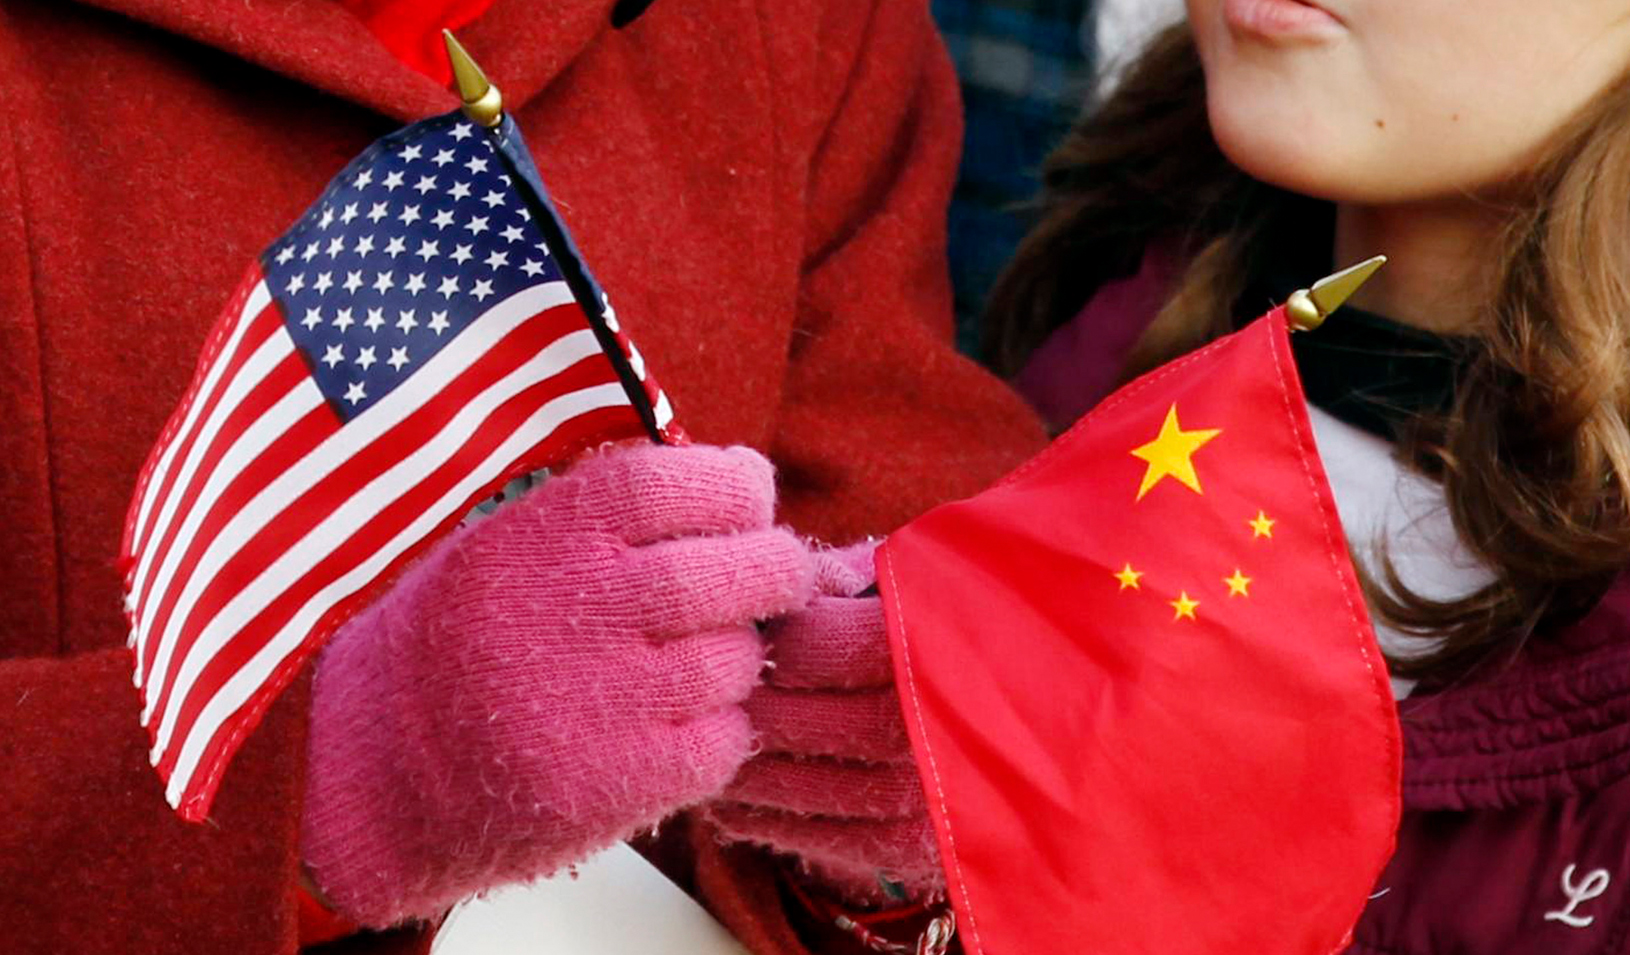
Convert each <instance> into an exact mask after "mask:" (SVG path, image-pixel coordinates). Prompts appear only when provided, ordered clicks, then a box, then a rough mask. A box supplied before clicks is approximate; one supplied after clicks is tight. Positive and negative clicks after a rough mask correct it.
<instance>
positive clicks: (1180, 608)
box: [1171, 590, 1200, 620]
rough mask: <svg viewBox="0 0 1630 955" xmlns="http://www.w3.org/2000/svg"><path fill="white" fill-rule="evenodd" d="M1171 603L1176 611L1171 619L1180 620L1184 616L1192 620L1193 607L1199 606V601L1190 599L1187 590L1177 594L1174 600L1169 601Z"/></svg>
mask: <svg viewBox="0 0 1630 955" xmlns="http://www.w3.org/2000/svg"><path fill="white" fill-rule="evenodd" d="M1171 605H1172V609H1173V610H1176V611H1177V615H1176V616H1174V617H1172V619H1173V620H1182V619H1183V618H1184V617H1187V618H1188V619H1190V620H1193V619H1195V617H1194V608H1195V607H1198V606H1200V601H1198V600H1190V599H1189V594H1188V591H1186V590H1185V591H1183V592H1182V593H1179V594H1178V595H1177V599H1176V600H1173V601H1171Z"/></svg>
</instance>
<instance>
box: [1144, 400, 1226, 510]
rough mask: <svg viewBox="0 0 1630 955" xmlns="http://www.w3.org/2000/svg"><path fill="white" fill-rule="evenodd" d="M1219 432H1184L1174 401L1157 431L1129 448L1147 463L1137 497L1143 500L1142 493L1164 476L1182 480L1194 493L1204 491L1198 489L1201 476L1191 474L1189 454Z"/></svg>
mask: <svg viewBox="0 0 1630 955" xmlns="http://www.w3.org/2000/svg"><path fill="white" fill-rule="evenodd" d="M1219 434H1222V431H1221V430H1220V429H1217V428H1213V429H1211V430H1208V431H1184V430H1183V428H1182V426H1181V425H1179V424H1178V423H1177V404H1176V403H1175V402H1174V403H1173V404H1172V406H1171V408H1170V409H1168V410H1167V411H1166V421H1165V423H1164V424H1162V425H1161V426H1160V434H1159V435H1157V436H1156V437H1155V439H1154V440H1153V441H1150V442H1149V443H1148V444H1145V445H1143V446H1142V447H1140V448H1135V449H1133V451H1132V456H1133V457H1135V458H1141V459H1142V460H1144V461H1147V462H1149V469H1148V470H1147V471H1144V472H1143V483H1142V484H1140V485H1139V486H1138V497H1137V499H1138V500H1140V501H1141V500H1143V495H1145V494H1148V493H1149V489H1150V488H1152V487H1154V486H1155V485H1156V484H1159V483H1160V480H1161V478H1164V477H1167V476H1171V477H1174V478H1176V479H1177V480H1179V481H1181V482H1182V483H1183V486H1184V487H1187V488H1188V489H1189V490H1191V491H1193V492H1194V493H1196V494H1202V493H1204V492H1203V491H1201V490H1200V478H1199V476H1198V475H1196V474H1195V473H1194V461H1193V460H1192V457H1193V455H1194V452H1196V451H1198V450H1200V448H1201V446H1203V445H1204V444H1205V443H1206V442H1207V441H1210V440H1211V439H1212V438H1215V437H1216V436H1217V435H1219Z"/></svg>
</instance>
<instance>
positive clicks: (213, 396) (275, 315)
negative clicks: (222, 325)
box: [130, 303, 283, 553]
mask: <svg viewBox="0 0 1630 955" xmlns="http://www.w3.org/2000/svg"><path fill="white" fill-rule="evenodd" d="M282 327H283V319H282V315H281V314H280V313H279V312H278V310H277V305H276V304H275V303H273V304H270V305H268V306H267V307H265V308H263V309H261V311H260V314H258V315H256V316H255V317H254V319H253V320H252V321H251V322H250V324H249V327H248V328H247V329H245V330H244V335H243V339H242V340H241V341H240V342H239V343H238V347H237V348H236V349H234V350H233V352H232V354H230V355H228V356H226V364H225V365H224V366H223V367H222V369H221V374H220V377H219V378H217V379H216V381H215V386H214V387H213V388H211V389H210V392H209V394H208V395H206V396H204V398H203V404H202V406H201V407H200V408H199V410H198V414H197V417H196V418H194V419H193V423H192V427H191V428H189V429H188V430H187V431H186V433H185V434H178V435H173V436H172V438H171V440H170V441H169V442H167V443H166V444H163V445H160V446H159V447H158V448H157V449H155V451H154V454H153V458H154V461H155V462H157V460H159V458H160V457H162V455H163V454H164V453H165V451H166V449H167V448H168V447H169V446H170V445H174V446H175V454H174V455H173V456H172V457H171V460H170V466H169V468H168V469H167V470H166V471H165V473H164V477H163V479H162V481H161V483H160V484H159V485H158V486H157V487H149V488H147V492H148V495H149V497H150V499H151V501H152V503H151V505H150V507H149V510H148V514H147V517H148V520H147V524H146V526H145V527H143V528H141V529H140V532H139V534H140V537H139V540H138V541H137V543H136V545H135V546H134V547H133V548H131V551H130V552H131V553H144V552H146V550H147V548H148V544H149V543H150V542H151V540H152V536H153V533H154V530H155V528H156V527H157V525H158V523H159V518H160V515H161V514H162V513H163V510H164V505H165V502H166V501H167V500H168V499H169V496H170V493H171V491H172V489H173V488H174V486H175V481H176V478H177V477H178V476H179V475H180V473H181V471H182V470H183V469H184V467H185V464H186V460H187V456H188V455H189V454H191V453H192V449H193V443H194V442H195V441H197V439H198V435H199V433H200V432H201V431H202V430H203V427H204V424H205V422H207V421H208V420H209V417H210V415H211V414H213V413H214V411H215V408H216V407H217V406H218V404H219V403H220V400H221V396H222V395H223V394H225V392H226V390H227V388H229V387H231V385H232V382H233V379H234V378H235V377H236V376H237V374H238V372H239V371H240V370H242V368H243V365H244V363H245V362H247V361H248V360H249V358H250V356H252V355H253V354H254V353H255V351H256V350H257V349H259V348H260V347H261V346H262V345H264V344H265V343H266V341H267V339H269V338H271V337H272V335H273V334H274V333H276V332H277V331H279V330H280V329H282ZM206 373H207V371H206V372H200V374H201V375H202V374H206ZM182 420H184V417H183V419H182ZM181 423H182V422H181V421H177V422H176V425H177V427H179V426H180V424H181ZM221 431H222V432H225V431H226V429H225V428H224V427H223V428H222V429H221ZM178 510H179V509H178ZM174 519H175V518H174V516H173V515H172V517H171V520H172V521H173V520H174Z"/></svg>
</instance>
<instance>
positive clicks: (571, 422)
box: [125, 269, 642, 819]
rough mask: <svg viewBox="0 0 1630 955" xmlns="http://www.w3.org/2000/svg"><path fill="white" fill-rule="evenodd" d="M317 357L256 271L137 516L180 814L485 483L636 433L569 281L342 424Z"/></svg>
mask: <svg viewBox="0 0 1630 955" xmlns="http://www.w3.org/2000/svg"><path fill="white" fill-rule="evenodd" d="M305 362H306V359H305V357H304V356H302V355H301V354H300V353H299V352H298V350H297V349H296V346H295V344H294V341H293V339H292V338H291V337H290V336H289V334H288V332H287V330H286V328H285V327H284V324H283V318H282V315H281V314H280V311H279V306H278V305H277V303H276V302H275V301H274V300H273V299H272V297H271V295H270V294H268V292H267V289H266V285H265V282H264V280H263V279H262V277H261V276H260V274H259V270H258V269H254V270H251V274H250V275H249V277H248V278H247V279H246V280H245V283H244V285H243V286H242V287H241V288H240V289H239V292H238V294H237V295H236V296H234V301H233V303H232V305H231V306H230V307H229V309H228V311H227V313H226V314H224V315H223V316H222V318H221V320H220V324H219V325H218V326H217V330H216V332H215V333H214V334H213V335H212V337H211V342H210V345H209V346H208V347H207V348H206V351H205V356H204V358H203V359H202V361H201V363H200V366H199V369H198V372H197V374H196V375H195V378H194V384H193V387H192V389H191V390H190V392H189V394H188V396H187V399H186V401H185V402H184V403H183V404H182V406H181V407H180V408H179V409H178V410H177V412H176V414H175V416H174V417H173V418H172V420H171V422H170V425H169V426H168V427H167V428H166V430H165V433H164V435H163V436H162V437H161V440H160V442H159V444H158V445H157V446H156V447H155V448H154V450H153V453H152V455H151V457H150V458H149V461H148V465H147V467H146V468H145V469H144V471H143V474H142V478H141V482H140V484H139V487H138V489H137V493H136V497H135V499H134V501H133V502H132V505H131V510H130V515H129V518H128V520H127V523H126V528H125V535H126V536H125V556H126V608H127V611H128V613H129V616H130V620H131V627H132V630H131V640H132V646H133V647H134V649H135V652H136V683H137V686H139V687H140V688H141V689H142V696H143V712H142V719H143V723H144V724H145V725H146V726H147V728H148V730H149V732H150V733H151V734H152V739H153V747H152V753H151V755H152V760H153V763H154V765H155V766H156V767H157V768H158V770H159V773H160V775H161V777H162V778H164V779H165V781H166V795H167V797H168V798H169V800H170V803H171V805H173V806H176V807H177V808H179V809H180V810H181V811H182V814H183V815H185V816H188V817H189V818H195V819H196V818H202V817H203V815H204V814H205V813H206V812H207V809H208V804H209V801H210V799H211V798H212V796H213V794H214V791H215V788H216V787H217V785H218V784H219V780H220V774H221V771H222V770H223V769H224V767H225V765H226V763H227V762H228V760H229V759H230V758H231V755H232V753H233V752H234V751H235V750H236V748H237V746H238V745H239V744H240V743H241V741H242V739H243V737H244V736H245V735H246V734H247V733H248V731H249V730H250V729H252V728H253V727H254V725H255V723H256V722H258V720H259V718H260V716H261V715H262V713H263V712H264V711H265V709H266V707H267V706H269V705H270V703H271V701H272V700H273V699H275V697H276V695H277V693H278V692H279V691H280V690H281V689H282V688H283V686H284V685H286V684H287V682H288V681H289V680H290V679H292V677H293V675H294V673H295V671H296V670H297V669H298V668H299V666H300V664H301V663H302V662H303V661H304V659H305V657H306V656H307V655H308V654H309V653H310V652H311V651H312V650H314V649H315V648H316V647H317V646H318V645H320V643H321V642H322V640H323V639H324V638H325V637H326V636H327V635H328V633H330V632H331V631H332V630H333V629H334V627H336V626H338V624H339V623H340V622H342V621H343V620H344V619H345V618H346V617H347V616H349V614H350V613H351V612H352V611H353V610H355V609H356V607H357V606H359V605H360V604H361V603H363V602H365V601H366V599H367V598H368V597H369V596H370V595H371V592H372V590H373V589H374V588H375V587H376V586H379V585H381V584H382V583H383V582H384V581H386V580H388V579H389V578H390V577H391V576H393V575H394V573H395V571H396V570H397V569H399V568H400V567H401V566H402V565H403V564H405V563H406V562H407V561H408V560H410V559H412V557H413V556H415V555H416V554H417V553H418V552H419V551H420V550H421V549H422V548H423V546H425V545H426V544H427V543H428V542H429V541H430V540H432V539H433V538H434V537H435V536H437V534H438V532H439V531H442V530H445V529H446V528H448V527H450V526H451V525H452V524H454V523H456V522H457V520H458V519H459V518H460V517H461V516H463V515H464V514H465V513H466V512H467V511H468V510H469V508H470V506H471V504H472V503H473V502H475V501H477V500H480V499H481V498H482V497H484V496H485V495H487V494H489V493H490V492H491V491H492V490H493V489H494V488H495V487H497V486H499V485H501V484H502V483H503V482H504V481H505V480H506V479H508V478H510V477H514V476H515V475H516V474H518V473H524V472H528V471H531V470H535V469H536V468H538V467H542V466H545V465H547V464H549V463H551V462H558V461H559V460H560V459H561V458H562V457H563V456H565V455H567V454H569V453H571V452H572V451H575V450H576V449H578V448H581V447H583V446H585V445H587V444H589V443H592V442H597V441H601V440H607V439H610V438H615V437H624V436H634V435H638V434H640V433H642V427H641V424H640V422H639V419H638V416H637V414H636V413H635V411H634V409H633V407H632V406H631V405H630V404H629V401H628V398H627V396H626V395H625V393H624V392H623V390H622V388H621V386H620V385H619V383H618V380H617V376H616V374H615V372H614V370H613V368H612V366H611V363H610V362H609V361H608V360H607V358H606V356H605V355H604V354H603V353H602V352H601V350H600V348H599V346H598V344H597V343H596V340H595V337H594V334H593V332H592V331H590V330H589V328H588V327H587V325H586V323H585V321H584V318H583V315H582V312H581V310H580V309H579V307H578V306H577V304H576V303H575V302H574V301H573V299H572V296H571V293H570V291H569V290H568V289H567V287H566V286H565V284H564V283H562V282H553V283H549V284H545V285H539V286H534V287H532V288H529V289H525V290H523V291H521V292H518V293H516V294H514V295H512V296H511V297H510V298H508V299H506V300H504V301H502V302H498V303H496V304H494V305H493V307H492V308H490V309H489V310H488V311H487V312H485V313H484V314H482V315H481V316H480V317H479V318H478V319H476V320H475V321H474V322H473V323H472V324H471V325H470V326H469V327H468V328H466V329H465V330H464V331H463V332H462V333H461V334H460V335H458V337H457V338H456V339H454V340H453V341H452V342H451V343H449V344H448V345H447V346H446V347H445V348H443V349H442V350H441V351H440V352H438V353H436V354H435V355H434V356H432V357H430V358H429V359H427V360H426V361H425V362H424V364H423V365H422V366H421V367H419V368H418V369H417V370H416V371H415V372H414V374H413V375H412V376H410V377H409V378H408V379H407V380H406V381H405V382H403V383H402V384H401V385H399V386H398V387H397V388H396V389H394V390H393V391H391V392H390V394H388V395H386V396H385V397H384V398H383V399H382V400H380V401H379V402H378V403H377V404H374V405H373V406H371V407H369V408H367V409H366V410H365V411H364V412H362V413H361V414H360V415H358V416H357V417H355V418H354V419H353V420H352V421H350V422H349V423H346V422H343V421H342V420H341V418H340V417H339V416H338V414H336V413H335V411H334V410H333V408H331V407H330V406H329V405H328V403H327V402H326V401H325V399H324V398H323V396H322V394H321V392H320V391H319V390H318V388H317V386H316V384H315V382H313V380H312V379H311V377H310V375H309V374H308V373H307V368H306V364H305Z"/></svg>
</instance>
